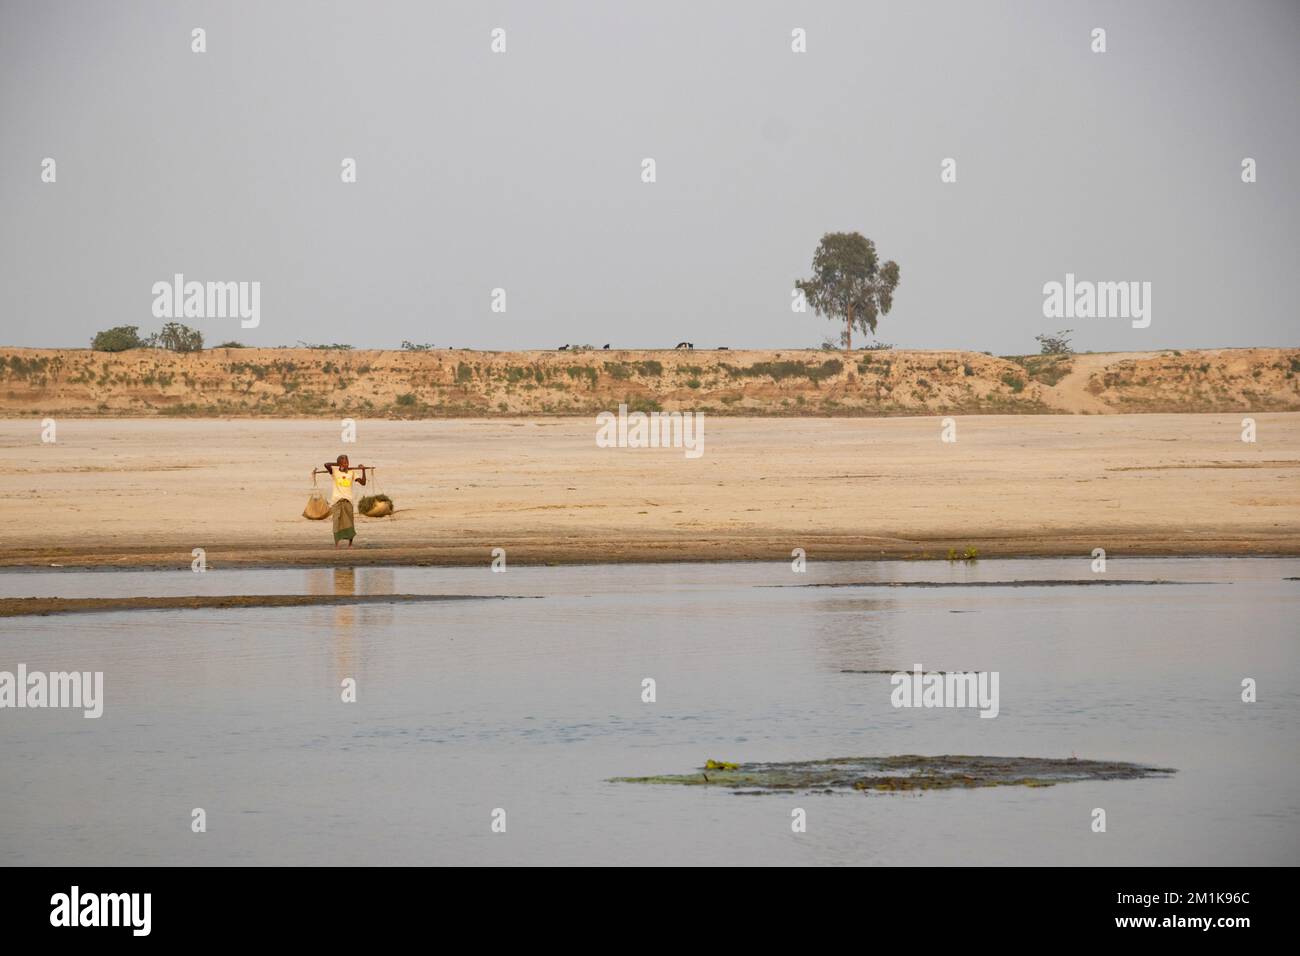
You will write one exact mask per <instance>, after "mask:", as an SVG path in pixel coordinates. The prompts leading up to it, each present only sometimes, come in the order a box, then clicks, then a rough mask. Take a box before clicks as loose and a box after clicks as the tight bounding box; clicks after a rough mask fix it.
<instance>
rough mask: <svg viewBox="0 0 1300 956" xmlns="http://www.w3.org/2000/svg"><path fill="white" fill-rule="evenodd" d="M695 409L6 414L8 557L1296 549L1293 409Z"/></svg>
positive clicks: (1299, 546)
mask: <svg viewBox="0 0 1300 956" xmlns="http://www.w3.org/2000/svg"><path fill="white" fill-rule="evenodd" d="M1254 417H1255V419H1256V421H1257V423H1258V441H1257V442H1256V443H1254V444H1248V443H1244V442H1242V441H1241V440H1240V433H1241V416H1240V415H1107V416H1068V417H1067V416H992V417H978V416H970V417H960V418H958V419H957V435H958V441H957V442H956V443H955V444H944V443H942V442H941V441H940V440H939V436H940V421H939V419H938V418H934V417H927V418H878V419H867V418H855V419H845V418H837V419H826V418H807V419H772V418H768V419H743V418H713V417H710V418H708V419H707V420H706V427H705V451H704V455H703V457H702V458H699V459H697V460H689V459H687V458H686V457H685V456H684V454H683V453H682V451H680V450H672V449H617V448H615V449H601V448H597V447H596V444H595V433H596V425H595V422H594V420H593V419H572V418H565V419H539V420H532V421H503V420H491V421H483V420H456V421H419V422H390V421H367V420H364V419H363V420H361V421H360V422H359V425H358V441H357V443H356V444H355V445H348V446H345V445H342V444H341V443H340V441H339V424H338V422H337V421H329V420H312V421H307V420H303V421H271V420H248V419H243V420H228V421H222V420H165V419H143V420H130V419H95V420H76V419H66V420H65V419H60V420H59V421H58V441H57V442H56V443H54V444H42V443H41V439H40V435H41V428H40V423H39V422H38V421H35V420H26V421H13V420H10V421H4V422H0V469H3V473H4V475H5V477H6V481H5V488H4V492H3V504H4V524H3V527H4V532H3V539H2V540H3V548H2V549H0V565H4V566H22V565H28V566H46V565H49V564H52V563H57V564H62V565H65V566H69V565H91V566H102V567H131V566H155V565H156V566H165V567H173V568H187V567H189V565H190V561H191V550H192V549H194V548H204V549H205V550H206V553H207V560H208V565H209V567H213V568H218V567H228V566H232V565H237V564H250V565H269V564H295V565H336V564H352V565H364V564H446V563H456V564H482V565H484V566H485V567H486V565H487V564H488V562H489V560H490V552H491V549H493V548H497V547H501V548H505V549H506V550H507V553H508V561H509V562H510V563H512V564H520V563H543V562H546V563H588V562H618V561H667V560H747V559H755V560H789V557H790V553H791V550H792V549H794V548H796V547H802V548H804V549H805V550H806V551H807V554H808V558H809V560H814V561H815V560H821V559H833V558H843V559H850V558H852V559H864V558H879V557H926V556H928V557H934V558H942V557H944V556H945V555H946V554H947V552H948V550H949V549H950V548H955V549H958V550H965V549H966V548H968V547H975V548H977V549H978V551H979V553H980V554H981V555H982V556H994V555H1058V554H1074V555H1083V556H1086V555H1088V554H1089V553H1090V552H1091V550H1092V549H1093V548H1096V547H1103V548H1105V549H1106V550H1107V552H1108V553H1109V554H1111V555H1137V554H1153V555H1154V554H1165V555H1204V554H1300V414H1297V413H1261V414H1257V415H1255V416H1254ZM343 451H346V452H348V454H349V455H350V456H351V458H352V460H353V461H354V462H364V463H367V464H376V465H378V466H379V468H380V470H379V473H378V482H377V485H376V486H374V488H375V489H377V490H381V491H384V492H386V493H388V494H389V495H391V496H392V497H393V499H394V500H395V502H396V505H397V509H398V510H397V513H396V515H394V516H393V517H391V518H384V519H366V518H359V519H358V542H357V547H355V548H353V549H352V550H351V551H339V552H335V551H334V550H332V547H331V538H330V528H329V523H328V522H313V521H307V520H305V519H304V518H302V517H301V516H300V513H301V511H302V507H303V505H304V503H305V501H306V498H307V493H308V491H309V490H310V489H311V480H310V478H309V475H308V473H309V472H310V470H311V468H312V467H313V466H314V465H316V464H318V463H319V462H321V461H324V460H325V459H326V458H333V457H334V456H335V455H337V454H339V453H340V452H343Z"/></svg>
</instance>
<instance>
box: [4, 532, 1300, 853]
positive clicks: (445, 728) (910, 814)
mask: <svg viewBox="0 0 1300 956" xmlns="http://www.w3.org/2000/svg"><path fill="white" fill-rule="evenodd" d="M1105 577H1106V578H1107V579H1111V580H1114V579H1124V578H1128V579H1163V580H1168V581H1179V582H1193V583H1186V584H1180V585H1177V586H1174V585H1159V586H1139V585H1132V586H1123V587H1054V588H1049V587H1018V588H1012V587H1007V588H1002V587H998V588H934V589H920V588H871V587H844V588H817V587H788V586H782V585H793V584H812V583H830V582H871V581H877V582H881V581H919V580H933V581H954V582H955V581H1013V580H1024V579H1039V580H1041V579H1057V578H1062V579H1080V580H1093V579H1095V576H1094V575H1093V574H1092V573H1091V572H1090V569H1089V562H1088V560H1087V559H1086V558H1085V559H1081V560H1036V561H981V562H980V563H979V564H977V565H974V566H965V565H951V566H950V565H949V564H947V563H946V562H926V563H905V562H890V563H872V564H852V563H836V564H818V563H817V562H811V563H810V564H809V566H808V573H807V574H804V575H796V574H793V573H791V570H790V567H789V565H788V564H783V563H774V564H770V565H769V564H713V565H656V566H623V567H566V568H513V567H512V568H511V569H510V570H509V571H508V572H507V573H505V574H493V573H491V572H489V571H488V570H487V568H486V567H484V568H475V569H432V568H374V569H357V570H355V571H352V570H346V569H343V570H282V571H222V570H213V571H209V572H207V573H206V574H201V575H200V574H193V573H191V572H190V571H188V570H184V571H177V572H160V571H148V572H99V573H94V572H76V571H61V570H50V571H48V572H16V573H4V574H0V596H30V595H62V596H66V597H91V596H126V595H163V594H196V593H211V594H250V593H325V594H333V593H357V594H365V593H384V592H393V591H396V592H427V593H455V594H482V595H512V596H518V597H520V598H521V599H518V600H500V601H497V600H494V601H468V602H454V603H448V604H423V605H406V606H403V605H379V606H366V607H352V608H349V607H329V608H307V609H301V608H300V609H266V610H263V609H246V610H229V611H177V612H173V611H150V612H124V613H111V614H96V615H78V616H64V617H49V618H27V619H10V620H5V621H3V623H0V670H9V671H13V670H14V669H15V668H16V667H17V665H18V664H19V663H20V662H21V663H25V664H27V666H28V668H29V670H68V669H76V670H92V671H94V670H99V671H103V672H104V675H105V676H104V681H105V697H106V704H105V712H104V716H103V717H102V718H100V719H99V720H86V719H84V718H83V717H82V716H81V713H80V711H56V710H3V711H0V767H2V768H3V770H2V771H0V861H3V862H4V863H7V864H35V863H39V864H107V863H122V864H147V863H162V864H204V863H207V864H233V863H256V864H277V863H286V864H287V863H308V864H335V863H361V864H382V863H413V864H420V863H471V864H472V863H503V864H508V863H550V862H555V863H652V864H657V863H752V864H787V863H812V864H816V863H833V864H846V863H860V864H892V865H897V864H921V863H938V864H1014V863H1042V864H1085V865H1086V864H1145V863H1154V864H1176V863H1178V864H1198V863H1200V864H1236V863H1243V864H1252V863H1276V864H1293V865H1294V864H1297V863H1300V786H1298V785H1300V761H1298V760H1297V757H1298V756H1300V753H1298V751H1300V747H1298V746H1297V733H1296V730H1297V726H1300V692H1298V691H1297V687H1300V652H1298V647H1297V640H1298V637H1300V628H1297V621H1298V620H1300V581H1287V580H1285V579H1286V578H1288V577H1300V561H1296V560H1290V559H1286V560H1282V559H1275V560H1257V559H1221V560H1220V559H1196V560H1129V561H1120V560H1112V561H1111V562H1110V568H1109V571H1108V573H1107V574H1106V575H1105ZM774 585H775V586H774ZM525 597H526V598H527V599H523V598H525ZM915 663H920V664H922V665H923V666H924V667H925V668H926V669H936V670H996V671H999V672H1000V674H1001V681H1000V697H1001V699H1000V707H1001V713H1000V715H999V716H998V717H997V718H996V719H994V720H987V719H980V718H979V717H978V714H977V712H976V711H974V710H960V711H959V710H902V709H900V710H896V709H894V708H893V707H891V706H890V700H889V695H890V690H891V688H890V684H889V677H888V676H887V675H871V674H854V673H843V672H844V671H846V670H848V671H851V670H879V669H896V668H897V669H910V668H911V666H912V665H913V664H915ZM347 677H353V678H355V679H356V680H357V683H358V702H357V703H355V704H344V703H341V702H340V682H341V681H342V680H343V679H344V678H347ZM645 677H652V678H654V679H655V681H656V682H657V691H658V701H657V702H656V703H654V704H644V703H642V702H641V681H642V679H643V678H645ZM1243 677H1253V678H1255V679H1256V680H1257V681H1258V684H1259V701H1258V703H1255V704H1243V703H1242V702H1241V700H1240V693H1241V690H1240V685H1241V680H1242V678H1243ZM898 753H922V754H942V753H959V754H960V753H968V754H1003V755H1017V756H1043V757H1056V756H1069V755H1070V754H1077V755H1078V756H1079V757H1086V758H1096V759H1119V760H1131V761H1136V762H1141V763H1150V764H1155V765H1158V766H1166V767H1174V768H1177V769H1178V771H1179V772H1178V773H1177V774H1176V775H1175V776H1174V777H1172V778H1171V779H1159V780H1157V779H1152V780H1137V781H1115V782H1099V783H1079V784H1069V785H1061V786H1057V787H1052V788H1047V789H1035V790H1027V789H1018V788H1000V789H990V790H979V791H959V792H943V793H937V792H931V793H925V794H923V795H909V794H871V795H863V794H836V795H821V794H819V795H810V794H801V795H768V796H737V795H735V794H731V793H727V792H722V791H714V790H703V789H696V788H673V787H659V788H655V787H643V786H635V785H628V784H613V783H607V782H605V781H606V779H607V778H609V777H613V776H618V775H646V774H657V773H682V772H687V771H690V770H691V769H693V768H695V767H697V766H699V765H700V764H702V763H703V762H704V760H705V759H706V758H709V757H714V758H718V759H726V760H736V761H752V760H804V759H816V758H821V757H834V756H846V755H867V754H898ZM194 807H202V808H204V810H206V812H207V820H208V832H207V833H205V834H194V833H192V832H191V831H190V812H191V809H192V808H194ZM497 807H501V808H504V809H505V810H506V812H507V823H508V828H507V832H506V833H505V834H494V833H492V832H491V831H490V827H489V824H490V820H491V813H492V811H493V809H494V808H497ZM794 807H803V808H804V809H805V810H806V811H807V816H808V832H807V833H804V834H793V833H791V831H790V811H791V809H792V808H794ZM1095 807H1102V808H1104V809H1105V810H1106V814H1107V824H1108V827H1107V832H1106V833H1104V834H1095V833H1092V832H1091V830H1090V826H1089V824H1090V822H1091V812H1092V810H1093V808H1095Z"/></svg>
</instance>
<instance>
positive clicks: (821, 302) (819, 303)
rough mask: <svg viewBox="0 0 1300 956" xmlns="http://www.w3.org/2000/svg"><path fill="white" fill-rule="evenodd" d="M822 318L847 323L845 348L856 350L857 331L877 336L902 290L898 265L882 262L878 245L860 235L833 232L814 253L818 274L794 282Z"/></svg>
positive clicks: (856, 233)
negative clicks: (880, 324)
mask: <svg viewBox="0 0 1300 956" xmlns="http://www.w3.org/2000/svg"><path fill="white" fill-rule="evenodd" d="M795 288H797V289H799V290H800V291H801V292H802V293H803V294H804V298H805V299H807V301H808V304H809V305H811V306H812V307H813V310H814V311H815V312H816V313H817V314H818V315H824V316H826V317H827V318H829V319H833V320H836V321H842V322H843V323H844V333H843V339H844V347H845V348H847V349H851V348H852V347H853V329H854V328H855V327H856V328H858V329H859V330H860V331H861V332H862V333H863V334H866V333H868V332H875V331H876V322H877V321H878V320H879V318H880V316H882V315H888V314H889V310H890V308H892V307H893V304H894V291H895V290H896V289H897V288H898V263H897V262H894V261H893V260H892V259H891V260H890V261H889V262H886V263H884V264H883V265H882V264H881V263H880V257H879V256H878V255H877V254H876V244H875V243H874V242H872V241H871V240H870V239H868V238H866V237H865V236H863V235H862V234H861V233H859V232H828V233H826V235H824V236H822V240H821V242H820V243H818V245H817V251H816V252H815V253H814V254H813V275H812V278H810V279H800V280H798V281H797V282H796V283H795Z"/></svg>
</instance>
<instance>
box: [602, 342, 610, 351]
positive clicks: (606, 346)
mask: <svg viewBox="0 0 1300 956" xmlns="http://www.w3.org/2000/svg"><path fill="white" fill-rule="evenodd" d="M601 348H602V349H608V348H609V343H608V342H606V343H605V344H604V345H602V346H601Z"/></svg>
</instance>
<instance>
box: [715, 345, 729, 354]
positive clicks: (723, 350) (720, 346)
mask: <svg viewBox="0 0 1300 956" xmlns="http://www.w3.org/2000/svg"><path fill="white" fill-rule="evenodd" d="M718 351H719V352H729V351H731V350H730V349H728V348H727V347H726V346H725V345H719V346H718Z"/></svg>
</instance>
